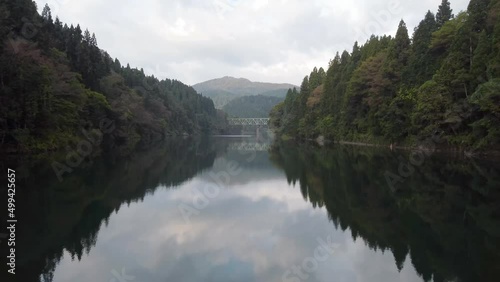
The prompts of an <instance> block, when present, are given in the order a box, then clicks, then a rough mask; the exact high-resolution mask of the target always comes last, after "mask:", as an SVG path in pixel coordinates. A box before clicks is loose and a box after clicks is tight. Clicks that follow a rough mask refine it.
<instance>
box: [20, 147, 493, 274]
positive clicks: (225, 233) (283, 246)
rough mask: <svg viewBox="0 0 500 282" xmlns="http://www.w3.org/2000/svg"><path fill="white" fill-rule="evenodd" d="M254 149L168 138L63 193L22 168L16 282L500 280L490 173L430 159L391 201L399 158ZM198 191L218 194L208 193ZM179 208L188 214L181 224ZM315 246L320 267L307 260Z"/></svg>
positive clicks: (50, 178) (102, 164)
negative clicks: (390, 175) (390, 181)
mask: <svg viewBox="0 0 500 282" xmlns="http://www.w3.org/2000/svg"><path fill="white" fill-rule="evenodd" d="M251 144H252V142H249V141H244V144H243V145H242V141H241V140H226V139H206V140H179V141H176V142H170V143H167V144H164V145H163V146H160V147H158V148H154V149H151V150H149V151H144V152H137V153H135V154H134V155H133V156H131V157H128V158H125V159H124V158H114V157H112V156H106V157H105V158H103V159H102V160H98V161H94V162H93V163H89V164H87V165H86V166H83V167H82V168H81V169H79V170H77V171H76V172H74V173H72V174H71V175H69V176H68V177H67V178H65V180H64V182H62V183H60V182H58V181H57V178H56V177H55V175H54V174H53V172H52V171H50V169H47V168H46V166H44V165H43V162H42V163H41V164H40V165H39V166H38V167H37V169H34V168H32V167H31V168H27V169H26V170H25V171H26V173H25V176H24V177H23V178H22V181H23V183H24V184H23V185H24V187H27V188H26V189H25V190H23V192H22V194H19V195H18V198H19V201H20V202H21V203H22V205H23V206H22V207H21V208H20V209H21V211H22V213H23V214H22V218H23V219H24V223H23V225H22V226H21V229H20V230H19V231H18V233H19V235H18V236H20V237H18V241H19V247H18V252H19V255H18V257H19V261H18V267H19V271H18V273H19V274H18V278H21V279H20V280H19V281H37V280H38V278H39V276H40V275H41V276H42V277H43V280H44V281H106V282H107V281H120V282H121V281H138V282H139V281H153V282H154V281H294V282H296V281H332V280H333V281H349V282H350V281H359V282H361V281H381V282H382V281H384V282H385V281H430V280H431V279H434V281H496V277H497V276H498V274H500V269H499V266H500V257H499V256H500V250H499V247H500V244H499V242H500V229H499V226H500V225H499V224H498V223H499V221H498V220H499V219H498V216H499V210H500V205H499V203H500V193H499V190H498V187H500V185H498V181H499V178H498V177H499V176H498V175H499V174H498V172H499V168H498V166H495V164H491V163H479V162H464V161H463V160H459V159H454V158H449V157H442V158H441V157H439V156H433V158H432V159H429V160H428V161H426V162H425V163H424V164H423V165H422V166H421V167H419V169H418V172H417V173H415V174H414V175H412V176H411V177H410V178H409V179H407V180H406V181H405V183H404V185H403V187H401V188H404V189H400V190H398V191H397V192H396V193H393V192H392V191H391V190H390V189H389V188H388V186H387V184H386V181H385V177H384V174H383V172H384V171H385V170H397V166H398V162H399V161H398V156H399V154H395V153H390V152H387V151H379V150H373V149H365V148H350V147H345V146H344V147H337V148H332V149H326V148H313V147H310V146H305V145H303V146H299V145H296V144H275V145H274V146H273V147H272V148H271V150H270V151H269V152H267V151H266V149H267V147H266V146H260V145H262V144H260V145H259V146H251ZM42 187H43V189H42ZM207 187H211V188H212V189H216V188H217V187H218V188H219V189H220V190H219V192H218V193H212V194H208V195H207V194H206V192H204V191H207V190H206V189H207ZM214 187H215V188H214ZM210 191H216V190H210ZM180 207H189V208H190V210H189V211H191V212H190V213H189V214H188V218H186V214H185V213H183V211H182V208H180ZM318 248H320V249H321V248H323V254H325V255H326V259H321V260H320V259H318V258H317V257H315V250H316V249H318ZM329 248H330V250H334V251H332V252H328V250H329ZM325 250H326V252H325Z"/></svg>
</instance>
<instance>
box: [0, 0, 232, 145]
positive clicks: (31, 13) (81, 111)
mask: <svg viewBox="0 0 500 282" xmlns="http://www.w3.org/2000/svg"><path fill="white" fill-rule="evenodd" d="M0 42H2V46H1V48H0V84H1V89H0V146H1V148H2V149H5V150H7V151H10V152H14V151H15V152H41V151H51V150H60V149H63V148H65V147H66V146H67V145H74V144H76V143H77V142H78V140H81V139H82V138H83V137H84V136H86V135H92V136H103V143H102V144H101V145H103V146H111V147H123V148H128V149H132V148H134V147H135V146H136V145H137V144H142V145H148V144H151V143H153V142H156V141H159V140H162V139H164V138H165V137H166V136H168V135H185V134H198V133H202V132H211V131H218V130H220V129H221V128H222V127H223V126H224V120H225V119H224V115H223V114H222V113H220V112H217V111H216V109H215V108H214V104H213V102H212V101H211V100H210V99H208V98H205V97H203V96H201V95H199V94H198V93H196V91H195V90H194V89H193V88H191V87H189V86H187V85H185V84H183V83H181V82H179V81H176V80H169V79H165V80H160V79H158V78H155V77H154V76H146V75H145V74H144V71H143V70H142V69H137V68H131V67H130V66H129V65H128V64H127V65H126V66H125V65H122V64H121V63H120V61H118V59H114V60H113V59H112V58H111V56H110V55H109V54H108V53H107V52H105V51H104V50H101V49H100V48H99V47H98V44H97V39H96V37H95V35H94V34H91V33H90V32H89V31H88V30H84V31H83V30H82V28H81V27H80V25H76V26H73V25H70V26H68V25H67V24H64V23H62V22H60V21H59V19H58V18H57V17H55V19H54V18H53V16H52V14H51V11H50V8H49V7H48V6H45V8H44V9H43V12H42V15H40V14H39V13H38V12H37V7H36V4H35V3H34V2H33V1H31V0H19V1H10V0H0ZM159 59H161V58H159ZM103 124H104V125H106V126H105V127H106V128H108V129H109V130H108V132H104V130H103Z"/></svg>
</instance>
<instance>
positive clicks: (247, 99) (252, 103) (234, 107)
mask: <svg viewBox="0 0 500 282" xmlns="http://www.w3.org/2000/svg"><path fill="white" fill-rule="evenodd" d="M283 100H284V98H282V97H273V96H264V95H257V96H243V97H239V98H235V99H233V100H232V101H230V102H229V103H227V105H225V106H224V107H223V108H222V110H223V111H224V112H226V113H227V114H228V115H229V116H230V117H240V118H267V117H269V112H270V111H271V110H272V108H273V107H274V106H276V105H277V104H279V103H281V102H283Z"/></svg>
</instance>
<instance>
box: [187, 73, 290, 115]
mask: <svg viewBox="0 0 500 282" xmlns="http://www.w3.org/2000/svg"><path fill="white" fill-rule="evenodd" d="M291 87H294V86H293V85H292V84H286V83H282V84H277V83H265V82H253V81H250V80H248V79H246V78H234V77H230V76H225V77H222V78H217V79H212V80H209V81H205V82H202V83H198V84H195V85H193V88H194V89H196V91H198V92H199V93H201V94H203V96H205V97H209V98H211V99H212V100H213V101H214V103H215V107H216V108H217V109H222V108H224V106H225V105H227V104H228V103H229V102H231V101H232V100H234V99H236V98H239V97H244V96H256V95H263V96H272V97H280V98H284V97H285V95H286V91H287V90H288V88H291Z"/></svg>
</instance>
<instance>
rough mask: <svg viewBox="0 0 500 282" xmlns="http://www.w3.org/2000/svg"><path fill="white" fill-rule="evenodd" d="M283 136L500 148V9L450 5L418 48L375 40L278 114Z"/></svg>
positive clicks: (487, 4) (312, 80) (424, 31)
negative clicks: (458, 8)
mask: <svg viewBox="0 0 500 282" xmlns="http://www.w3.org/2000/svg"><path fill="white" fill-rule="evenodd" d="M270 116H271V124H272V126H273V127H274V128H275V129H276V131H277V132H278V133H279V134H280V135H282V136H288V137H292V138H298V139H313V138H317V137H318V136H324V137H325V138H327V139H329V140H343V141H365V142H366V141H368V142H373V143H384V144H399V145H403V144H406V145H411V144H415V143H416V142H418V141H419V140H423V139H426V138H429V137H433V136H439V137H440V138H442V140H445V141H446V143H447V144H448V145H450V146H460V147H471V148H475V149H483V148H493V147H498V145H499V143H500V126H499V125H500V1H499V0H471V1H470V3H469V5H468V8H467V11H464V12H460V13H458V14H457V15H454V14H453V11H452V9H451V7H450V2H449V1H447V0H443V1H442V3H441V5H440V6H439V9H438V11H437V13H436V14H434V13H433V12H431V11H428V12H427V14H426V15H425V17H424V19H423V20H422V21H421V22H420V23H419V25H418V26H417V27H416V28H415V30H414V32H413V36H412V37H411V38H410V36H409V33H408V28H407V26H406V24H405V22H404V21H403V20H401V22H400V24H399V27H398V30H397V32H396V35H395V36H388V35H383V36H375V35H372V36H371V38H370V39H369V40H367V42H366V43H365V44H364V45H361V46H360V45H359V44H358V42H356V43H355V44H354V46H353V48H352V51H351V52H348V51H344V52H343V53H341V54H339V53H337V54H336V56H335V58H334V59H332V60H331V61H330V62H329V66H328V69H327V70H326V71H325V70H324V69H323V68H320V69H317V68H314V70H313V71H312V72H311V74H310V75H309V76H306V77H305V78H304V80H303V81H302V84H301V87H300V89H299V90H297V89H290V90H289V91H288V94H287V97H286V99H285V101H284V102H283V103H281V104H279V105H277V106H276V107H275V108H274V109H273V110H272V112H271V114H270Z"/></svg>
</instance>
